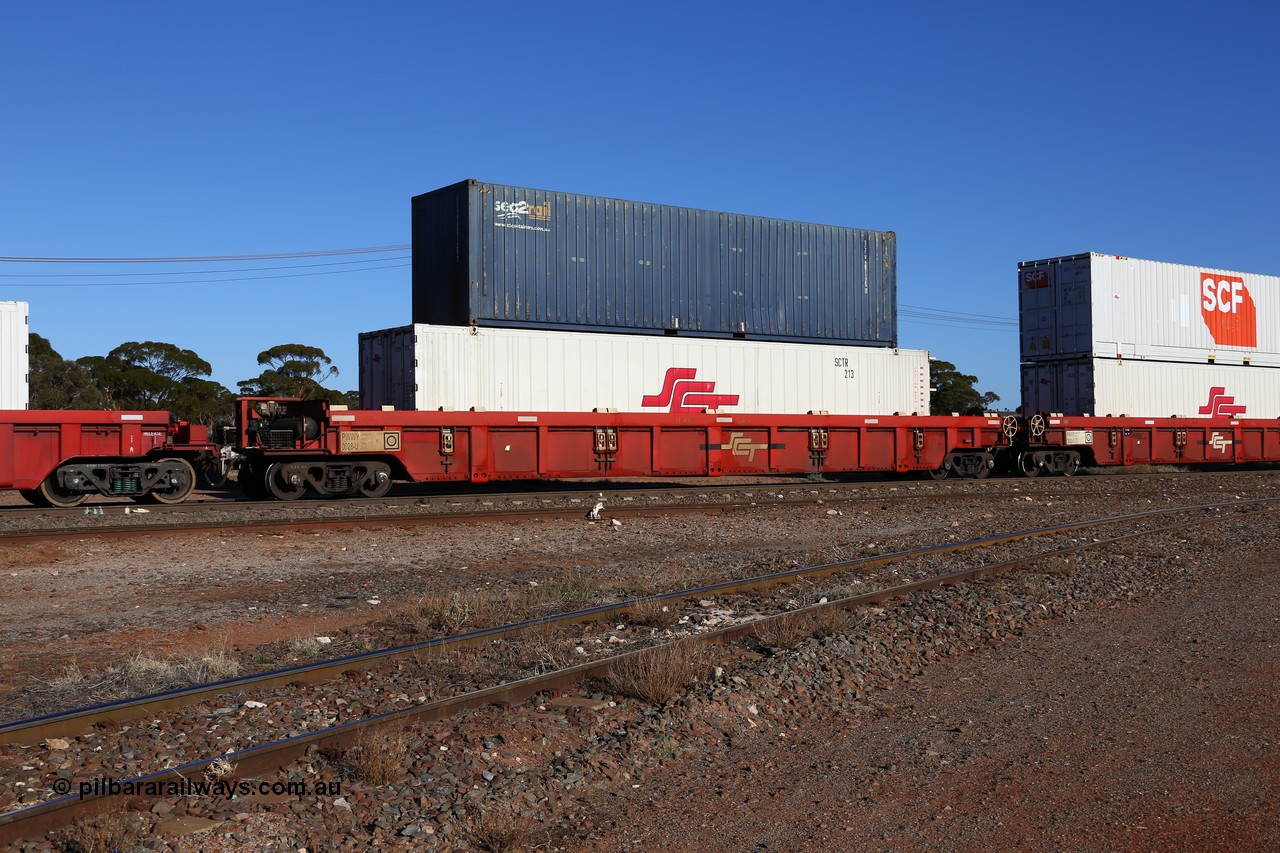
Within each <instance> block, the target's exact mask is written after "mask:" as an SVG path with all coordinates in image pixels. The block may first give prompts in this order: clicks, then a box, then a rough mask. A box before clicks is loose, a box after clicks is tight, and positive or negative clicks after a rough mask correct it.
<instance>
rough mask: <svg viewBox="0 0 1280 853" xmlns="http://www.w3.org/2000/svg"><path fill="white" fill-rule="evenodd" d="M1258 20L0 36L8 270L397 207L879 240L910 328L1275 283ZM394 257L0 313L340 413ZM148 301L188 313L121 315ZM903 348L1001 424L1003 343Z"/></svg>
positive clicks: (885, 6)
mask: <svg viewBox="0 0 1280 853" xmlns="http://www.w3.org/2000/svg"><path fill="white" fill-rule="evenodd" d="M1276 9H1277V7H1273V6H1271V5H1270V4H1261V3H1250V4H1244V3H1234V2H1225V3H1215V4H1203V3H1194V4H1193V3H1183V2H1173V3H1143V4H1125V3H1114V4H1112V3H1107V4H1103V3H1054V4H1044V3H1027V2H1022V3H985V4H984V3H964V4H961V3H897V4H892V3H866V4H862V3H831V4H826V3H820V4H803V3H800V4H791V5H787V4H780V3H758V4H753V3H749V2H746V3H744V2H734V3H720V4H699V3H689V2H684V3H645V4H617V3H599V2H592V3H528V2H525V3H504V2H494V3H486V4H452V3H450V4H433V3H426V2H394V3H376V2H375V3H365V4H354V3H336V2H318V3H301V2H281V3H261V2H255V3H245V2H228V3H217V4H187V3H171V2H169V3H155V2H153V3H143V2H138V3H115V4H102V3H75V2H71V3H24V4H17V3H15V4H7V5H6V7H5V9H4V11H3V13H0V14H2V17H0V72H2V73H3V79H4V81H5V82H4V86H3V88H2V89H0V106H2V107H3V112H2V113H0V115H3V124H2V125H0V169H2V170H3V182H2V183H0V255H3V256H10V257H14V256H16V257H130V258H132V257H188V256H208V255H246V254H266V253H281V252H308V251H320V250H329V249H340V248H350V247H364V246H386V245H395V244H402V243H404V244H407V243H409V241H410V227H409V226H410V221H409V219H410V217H409V199H410V197H411V196H413V195H415V194H417V193H421V192H426V191H428V190H431V189H435V188H436V187H440V186H443V185H445V184H449V183H453V182H455V181H459V180H462V179H464V178H477V179H480V180H485V181H493V182H499V183H510V184H516V185H520V186H531V187H538V188H544V189H553V190H562V191H569V192H579V193H588V194H598V195H606V196H612V197H616V198H626V199H636V200H642V201H652V202H660V203H667V204H676V205H687V206H692V207H701V208H710V209H714V210H725V211H733V212H740V213H752V214H759V215H765V216H774V217H781V218H787V219H799V220H807V221H812V222H821V223H829V224H835V225H846V226H855V227H861V228H873V229H883V230H893V231H896V232H897V234H898V264H899V267H898V281H899V301H900V303H901V304H902V305H905V306H921V307H929V308H932V309H943V310H947V311H954V312H963V313H966V314H977V315H981V316H984V317H992V318H1004V319H1008V320H1014V319H1016V316H1017V291H1016V286H1015V285H1016V280H1015V269H1016V264H1017V262H1018V261H1019V260H1027V259H1034V258H1042V257H1051V256H1055V255H1064V254H1072V253H1076V252H1081V251H1087V250H1095V251H1101V252H1107V253H1113V254H1123V255H1128V256H1132V257H1142V258H1154V259H1158V260H1166V261H1173V262H1178V263H1190V264H1201V265H1206V266H1214V267H1221V268H1225V269H1232V270H1243V271H1247V272H1258V273H1267V274H1273V275H1274V274H1280V239H1278V238H1277V235H1278V234H1280V180H1278V178H1280V166H1278V165H1277V162H1278V159H1280V154H1278V152H1280V132H1278V131H1280V91H1278V89H1280V69H1278V68H1277V65H1278V64H1280V63H1278V60H1277V58H1276V50H1275V48H1276V38H1277V33H1280V12H1278V11H1277V10H1276ZM407 255H408V253H407V252H396V253H390V254H386V255H378V256H360V257H358V258H351V257H335V258H311V259H304V260H295V261H276V262H271V263H270V264H264V263H250V262H239V263H219V264H212V263H207V264H195V265H183V266H160V265H147V266H145V267H143V266H122V265H111V266H106V265H75V266H72V265H47V264H45V265H36V264H18V263H0V274H2V275H3V276H4V278H0V299H20V300H25V301H28V302H30V303H31V328H32V330H34V331H37V332H39V333H41V334H43V335H45V336H46V337H48V338H49V339H50V340H51V341H52V343H53V345H54V347H55V348H56V349H57V350H59V351H60V352H61V353H62V354H63V355H64V356H67V357H72V358H74V357H79V356H83V355H95V354H105V353H106V352H107V351H108V350H110V349H111V348H113V347H115V346H116V345H118V344H120V343H122V342H124V341H128V340H160V341H169V342H172V343H176V344H178V345H180V346H182V347H184V348H188V349H192V350H195V351H196V352H197V353H198V354H200V355H201V356H202V357H204V358H205V359H206V360H208V361H210V362H211V363H212V364H213V368H214V372H213V378H214V379H216V380H218V381H220V382H222V383H223V384H225V385H227V386H228V387H230V388H231V389H232V390H235V383H236V381H237V380H240V379H245V378H248V377H251V376H255V375H256V374H257V373H258V372H259V368H258V367H257V365H256V364H255V358H256V355H257V353H258V352H259V351H260V350H263V349H266V348H267V347H269V346H272V345H275V344H279V343H292V342H297V343H305V344H310V345H314V346H319V347H322V348H323V349H324V350H325V351H326V352H328V353H329V354H330V355H331V356H332V357H333V359H334V362H335V363H336V364H337V366H338V367H339V368H340V370H341V376H340V377H339V378H338V379H337V381H336V382H334V383H331V384H334V385H336V386H337V387H341V388H343V389H346V388H355V387H356V386H357V384H358V369H357V362H356V334H357V333H358V332H360V331H367V330H371V329H379V328H385V327H389V326H396V325H403V324H405V323H407V322H408V321H409V303H410V286H409V282H410V275H409V267H408V263H409V261H408V258H407ZM349 260H362V261H364V262H363V263H359V264H352V265H349V266H308V267H307V268H301V269H289V270H278V271H275V272H271V271H246V270H251V268H256V267H262V266H273V265H275V266H290V265H300V264H316V263H320V262H330V263H331V262H335V261H349ZM370 267H382V268H381V269H370ZM195 270H200V271H204V272H203V273H199V274H197V273H195V272H193V271H195ZM211 270H213V271H215V272H214V273H213V274H208V271H211ZM339 270H342V271H344V272H343V273H342V274H334V275H310V273H316V272H332V271H339ZM347 270H350V271H349V272H347ZM136 272H148V273H154V272H164V273H166V274H165V275H161V276H149V277H128V276H124V275H123V274H124V273H136ZM298 273H308V275H305V276H298V277H290V278H273V279H257V280H239V281H225V282H211V281H210V282H208V283H205V284H192V283H189V282H192V281H196V280H207V279H218V278H238V279H246V278H251V277H260V276H267V275H277V276H279V275H296V274H298ZM54 274H56V275H75V276H77V277H74V278H51V277H49V276H50V275H54ZM91 275H92V276H101V277H99V278H90V277H88V276H91ZM37 276H38V277H37ZM140 281H151V282H187V283H177V284H155V283H152V284H148V285H145V286H115V285H114V284H110V283H120V282H140ZM86 282H93V283H94V286H88V287H84V286H78V287H48V286H35V285H48V284H69V283H75V284H84V283H86ZM899 331H900V338H901V344H902V345H903V346H906V347H919V348H927V349H929V350H931V351H932V353H933V354H934V355H935V356H938V357H941V358H945V359H948V360H950V361H954V362H956V363H957V364H958V365H959V366H960V367H961V368H962V369H964V370H965V371H967V372H970V373H976V374H977V375H978V376H979V380H980V381H979V384H980V387H981V388H982V389H984V390H993V391H995V392H996V393H998V394H1000V396H1001V397H1002V398H1003V404H1004V405H1008V406H1010V407H1012V406H1014V405H1017V400H1018V396H1019V391H1018V367H1017V361H1018V346H1017V341H1018V337H1017V333H1016V327H1014V326H1009V327H990V326H974V325H966V324H960V323H950V322H942V323H939V322H936V321H925V320H921V319H918V318H912V317H910V316H903V317H902V318H901V319H900V324H899Z"/></svg>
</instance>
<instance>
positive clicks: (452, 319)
mask: <svg viewBox="0 0 1280 853" xmlns="http://www.w3.org/2000/svg"><path fill="white" fill-rule="evenodd" d="M896 246H897V241H896V238H895V235H894V233H893V232H892V231H865V230H861V229H857V228H839V227H836V226H832V225H814V224H810V223H805V222H790V221H786V220H780V219H766V218H764V217H761V216H746V215H741V214H734V213H717V212H714V211H708V210H694V209H691V208H683V207H672V206H669V205H661V204H646V203H643V202H634V201H620V200H618V199H611V198H601V197H598V196H586V195H574V194H572V193H560V192H550V191H547V190H533V189H525V188H521V187H511V186H503V185H500V184H488V183H483V182H481V181H474V180H470V181H463V182H462V183H458V184H453V185H451V186H447V187H443V188H442V189H438V190H435V191H433V192H429V193H425V194H423V195H419V196H415V197H414V199H413V322H414V323H428V324H438V325H454V326H458V325H469V326H506V327H528V328H543V329H585V330H593V331H615V332H640V333H649V334H662V333H666V334H691V335H703V336H713V337H739V338H754V339H757V340H792V341H821V342H840V343H850V344H862V345H873V346H895V345H896V344H897V337H898V324H897V311H896V304H897V274H896V263H897V254H896Z"/></svg>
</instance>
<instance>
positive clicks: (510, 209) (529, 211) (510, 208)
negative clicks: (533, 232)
mask: <svg viewBox="0 0 1280 853" xmlns="http://www.w3.org/2000/svg"><path fill="white" fill-rule="evenodd" d="M493 212H494V213H495V214H496V215H497V217H498V218H499V219H507V220H511V219H516V220H521V221H523V220H524V218H525V217H526V216H527V217H529V218H530V219H536V220H538V221H540V222H549V221H550V220H551V202H549V201H548V202H543V203H542V204H529V202H527V201H495V202H494V203H493Z"/></svg>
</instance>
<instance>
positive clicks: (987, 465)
mask: <svg viewBox="0 0 1280 853" xmlns="http://www.w3.org/2000/svg"><path fill="white" fill-rule="evenodd" d="M980 458H981V460H982V464H981V465H979V466H978V468H977V470H975V471H974V472H973V478H974V479H975V480H985V479H987V478H988V477H990V476H991V472H992V471H994V470H995V467H996V462H995V460H994V459H992V458H991V455H990V454H988V453H983V454H982V456H981V457H980Z"/></svg>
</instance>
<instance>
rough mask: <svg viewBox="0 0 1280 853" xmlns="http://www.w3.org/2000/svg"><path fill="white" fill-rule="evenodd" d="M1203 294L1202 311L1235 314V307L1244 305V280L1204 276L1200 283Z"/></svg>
mask: <svg viewBox="0 0 1280 853" xmlns="http://www.w3.org/2000/svg"><path fill="white" fill-rule="evenodd" d="M1200 290H1201V293H1203V294H1204V302H1203V305H1204V309H1205V310H1206V311H1220V312H1222V313H1224V314H1235V313H1237V311H1236V306H1237V305H1242V304H1244V280H1243V279H1239V278H1233V277H1226V278H1217V277H1216V276H1211V275H1206V276H1205V277H1204V278H1202V279H1201V281H1200Z"/></svg>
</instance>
